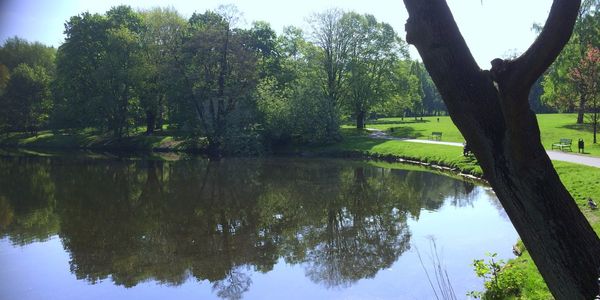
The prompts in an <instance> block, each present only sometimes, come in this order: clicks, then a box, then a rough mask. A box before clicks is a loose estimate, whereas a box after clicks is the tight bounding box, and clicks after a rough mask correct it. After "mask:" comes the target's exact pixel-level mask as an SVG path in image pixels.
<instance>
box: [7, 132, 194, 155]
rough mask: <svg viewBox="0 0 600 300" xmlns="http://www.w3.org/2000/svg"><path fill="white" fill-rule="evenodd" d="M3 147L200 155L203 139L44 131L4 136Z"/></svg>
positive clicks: (180, 135) (158, 134)
mask: <svg viewBox="0 0 600 300" xmlns="http://www.w3.org/2000/svg"><path fill="white" fill-rule="evenodd" d="M0 145H2V146H5V147H18V148H29V149H87V150H114V151H161V152H162V151H172V152H178V151H184V152H197V151H200V150H202V148H203V147H204V143H203V139H201V138H190V137H189V136H187V135H184V134H183V133H181V132H177V131H169V130H162V131H159V132H156V133H154V134H152V135H146V134H145V133H144V132H143V130H137V131H135V132H133V133H131V134H130V135H129V136H126V137H122V138H120V139H118V138H114V137H113V136H112V135H111V134H108V133H105V132H101V131H98V130H95V129H78V130H59V131H50V130H45V131H40V132H38V133H37V134H30V133H10V134H8V135H6V134H3V135H0Z"/></svg>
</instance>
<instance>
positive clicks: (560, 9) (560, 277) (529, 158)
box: [404, 0, 600, 299]
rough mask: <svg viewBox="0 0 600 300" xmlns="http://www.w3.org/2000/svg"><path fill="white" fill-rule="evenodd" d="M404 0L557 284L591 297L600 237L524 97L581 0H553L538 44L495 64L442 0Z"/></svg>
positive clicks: (467, 130)
mask: <svg viewBox="0 0 600 300" xmlns="http://www.w3.org/2000/svg"><path fill="white" fill-rule="evenodd" d="M404 3H405V5H406V8H407V10H408V12H409V19H408V21H407V23H406V32H407V37H406V40H407V41H408V42H409V43H410V44H413V45H415V46H416V48H417V49H418V51H419V54H420V55H421V58H422V59H423V62H424V64H425V66H426V68H427V70H428V71H429V74H430V75H431V77H432V78H433V80H434V82H435V84H436V86H437V87H438V89H439V91H440V93H441V95H442V97H443V99H444V102H445V103H446V105H447V107H448V111H449V113H450V116H451V118H452V120H453V121H454V123H455V124H456V126H457V127H458V128H459V130H460V131H461V133H462V134H463V136H464V137H465V139H466V141H467V142H468V143H469V145H472V150H473V152H474V154H475V156H476V157H477V160H478V161H479V163H480V165H481V168H482V170H483V173H484V176H485V178H486V179H487V180H488V181H489V183H490V185H491V186H492V188H493V189H494V191H495V192H496V195H497V196H498V198H499V199H500V202H501V203H502V205H503V206H504V209H505V210H506V212H507V214H508V216H509V217H510V219H511V221H512V223H513V225H514V227H515V228H516V230H517V231H518V233H519V235H520V236H521V238H522V240H523V242H524V243H525V245H526V247H527V249H528V250H529V252H530V253H531V256H532V258H533V260H534V262H535V263H536V265H537V267H538V269H539V271H540V272H541V274H542V276H543V277H544V279H545V281H546V283H547V284H548V287H549V288H550V290H551V292H552V294H553V295H554V297H556V298H557V299H592V298H593V297H594V296H595V295H596V293H597V292H598V285H597V283H596V280H597V277H598V266H599V265H600V242H599V240H598V237H597V235H596V233H595V232H594V231H593V230H592V228H591V226H590V225H589V223H588V222H587V220H586V219H585V217H584V216H583V214H582V213H581V211H580V210H579V208H578V207H577V205H576V203H575V201H574V200H573V198H572V197H571V195H570V194H569V193H568V192H567V190H566V189H565V187H564V186H563V184H562V183H561V181H560V179H559V177H558V175H557V173H556V171H555V170H554V167H553V166H552V163H551V161H550V159H549V158H548V155H547V154H546V152H545V150H544V148H543V147H542V144H541V142H540V132H539V127H538V124H537V120H536V118H535V114H534V113H533V112H532V111H531V109H530V107H529V102H528V99H527V98H528V94H529V90H530V88H531V86H532V85H533V83H534V82H535V80H537V79H538V77H539V76H541V75H542V73H543V72H544V71H545V70H546V69H547V68H548V67H549V66H550V64H551V63H552V62H553V61H554V59H555V58H556V57H557V56H558V54H559V53H560V51H561V50H562V48H563V47H564V45H565V44H566V43H567V41H568V39H569V37H570V35H571V33H572V30H573V25H574V23H575V20H576V17H577V12H578V9H579V6H580V0H555V1H554V3H553V5H552V9H551V12H550V15H549V17H548V20H547V22H546V24H545V26H544V29H543V31H542V32H541V33H540V35H539V37H538V38H537V39H536V41H535V42H534V43H533V44H532V45H531V47H530V48H529V49H528V50H527V51H526V52H525V53H524V54H523V55H521V56H520V57H518V58H516V59H514V60H510V61H504V60H501V59H495V60H494V61H492V69H491V70H490V71H486V70H481V69H480V68H479V66H478V65H477V63H476V62H475V60H474V59H473V56H472V55H471V53H470V51H469V48H468V47H467V44H466V43H465V41H464V39H463V37H462V35H461V33H460V31H459V29H458V27H457V25H456V22H455V21H454V19H453V16H452V13H451V12H450V9H449V8H448V5H447V4H446V1H445V0H427V1H424V0H404ZM515 9H517V8H515ZM490 38H493V37H490Z"/></svg>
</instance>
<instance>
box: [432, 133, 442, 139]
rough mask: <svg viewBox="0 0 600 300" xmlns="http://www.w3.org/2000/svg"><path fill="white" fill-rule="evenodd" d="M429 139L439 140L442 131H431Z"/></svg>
mask: <svg viewBox="0 0 600 300" xmlns="http://www.w3.org/2000/svg"><path fill="white" fill-rule="evenodd" d="M431 139H432V140H436V141H439V140H441V139H442V133H441V132H438V131H434V132H432V133H431Z"/></svg>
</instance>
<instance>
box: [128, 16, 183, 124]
mask: <svg viewBox="0 0 600 300" xmlns="http://www.w3.org/2000/svg"><path fill="white" fill-rule="evenodd" d="M141 15H142V21H143V27H144V30H143V31H142V33H141V37H140V38H141V42H142V45H141V47H142V49H141V53H140V54H141V57H142V60H141V61H140V62H139V65H138V72H139V75H141V77H142V78H141V80H140V81H139V84H140V86H139V87H138V89H139V92H140V105H141V108H142V109H143V110H144V113H145V116H146V134H152V133H153V132H154V130H155V129H157V128H161V127H162V124H163V121H164V119H165V117H166V116H165V114H166V109H167V106H168V102H169V101H168V96H169V94H170V93H169V92H170V91H169V90H170V89H174V88H175V87H174V86H173V84H172V82H171V80H170V79H171V75H172V74H171V73H172V72H171V71H170V70H169V66H170V65H172V64H173V58H174V57H175V55H177V51H179V49H180V48H181V46H182V43H183V37H184V35H185V32H186V31H187V23H186V20H185V19H184V18H183V17H181V16H180V15H179V14H178V13H177V11H175V10H173V9H168V8H167V9H164V8H155V9H152V10H149V11H144V12H142V13H141Z"/></svg>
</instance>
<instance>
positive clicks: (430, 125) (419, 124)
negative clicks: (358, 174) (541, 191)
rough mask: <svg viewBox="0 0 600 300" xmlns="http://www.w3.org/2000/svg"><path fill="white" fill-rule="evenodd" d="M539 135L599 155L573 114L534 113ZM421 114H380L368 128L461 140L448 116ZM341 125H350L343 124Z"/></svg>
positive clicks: (599, 148)
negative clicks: (563, 140)
mask: <svg viewBox="0 0 600 300" xmlns="http://www.w3.org/2000/svg"><path fill="white" fill-rule="evenodd" d="M537 118H538V122H539V125H540V132H541V136H542V144H543V145H544V147H545V148H546V149H548V150H550V149H551V148H552V143H556V142H558V141H559V140H560V139H561V138H568V139H572V140H573V150H574V151H575V152H577V140H579V139H583V140H584V142H585V145H586V147H585V152H586V153H588V154H590V155H592V156H600V144H596V145H594V144H593V143H592V142H593V135H592V127H591V125H590V124H584V125H576V124H575V120H576V118H577V115H576V114H541V115H537ZM437 119H438V117H424V118H423V120H422V121H421V120H420V119H419V120H415V119H414V118H404V120H402V119H401V118H382V119H378V120H376V121H370V122H368V123H367V127H368V128H375V129H380V130H385V131H387V132H388V133H389V134H391V135H393V136H396V137H403V138H416V139H428V138H430V137H431V132H434V131H440V132H442V140H443V141H448V142H461V143H462V142H464V138H463V137H462V135H461V134H460V132H459V131H458V129H457V128H456V126H454V123H452V120H450V117H439V122H438V121H437ZM344 128H351V126H349V125H347V126H344Z"/></svg>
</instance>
